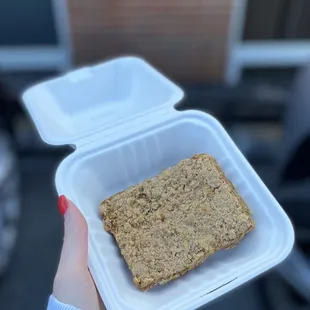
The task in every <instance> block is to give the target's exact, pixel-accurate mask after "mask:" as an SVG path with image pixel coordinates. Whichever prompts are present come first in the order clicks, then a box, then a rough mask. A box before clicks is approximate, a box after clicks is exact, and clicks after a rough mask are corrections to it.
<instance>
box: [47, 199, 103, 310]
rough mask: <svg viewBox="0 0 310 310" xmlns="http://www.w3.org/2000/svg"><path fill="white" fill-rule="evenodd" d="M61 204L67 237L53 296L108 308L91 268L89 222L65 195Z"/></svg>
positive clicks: (87, 307)
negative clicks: (89, 269) (93, 277)
mask: <svg viewBox="0 0 310 310" xmlns="http://www.w3.org/2000/svg"><path fill="white" fill-rule="evenodd" d="M58 207H59V210H60V212H61V213H62V214H63V216H64V222H65V224H64V226H65V236H64V242H63V247H62V251H61V256H60V262H59V266H58V270H57V273H56V276H55V280H54V288H53V295H54V297H56V298H57V299H58V300H59V301H61V302H63V303H65V304H68V305H71V306H75V307H76V308H79V309H83V310H99V309H105V308H104V306H103V304H102V302H101V299H100V298H99V296H98V293H97V290H96V287H95V284H94V282H93V279H92V277H91V275H90V273H89V271H88V267H87V255H88V254H87V253H88V229H87V223H86V221H85V219H84V217H83V215H82V214H81V212H80V211H79V210H78V208H77V207H76V206H75V205H74V204H73V202H71V201H70V200H67V199H66V197H65V196H60V198H59V202H58Z"/></svg>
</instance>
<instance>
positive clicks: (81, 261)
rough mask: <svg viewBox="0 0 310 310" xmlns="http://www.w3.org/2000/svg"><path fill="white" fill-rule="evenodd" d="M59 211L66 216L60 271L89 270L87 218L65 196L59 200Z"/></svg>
mask: <svg viewBox="0 0 310 310" xmlns="http://www.w3.org/2000/svg"><path fill="white" fill-rule="evenodd" d="M59 210H60V212H61V213H62V214H63V215H64V241H63V247H62V252H61V257H60V262H59V267H58V271H63V270H67V271H68V270H75V269H76V268H77V269H81V268H85V269H87V253H88V229H87V224H86V221H85V218H84V217H83V215H82V214H81V212H80V211H79V209H78V208H77V207H76V206H75V205H74V204H73V203H72V202H71V201H70V200H67V199H66V197H65V196H60V198H59ZM68 268H69V269H68Z"/></svg>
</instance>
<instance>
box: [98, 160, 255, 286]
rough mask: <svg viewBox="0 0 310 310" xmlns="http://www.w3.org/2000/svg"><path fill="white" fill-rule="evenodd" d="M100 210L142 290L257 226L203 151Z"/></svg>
mask: <svg viewBox="0 0 310 310" xmlns="http://www.w3.org/2000/svg"><path fill="white" fill-rule="evenodd" d="M100 212H101V214H102V217H103V220H104V226H105V229H106V230H107V231H108V232H110V233H111V234H113V235H114V237H115V239H116V241H117V243H118V246H119V248H120V250H121V253H122V255H123V256H124V258H125V260H126V262H127V264H128V266H129V268H130V270H131V272H132V274H133V276H134V283H135V285H136V286H137V287H139V288H140V289H142V290H144V291H145V290H149V289H150V288H152V287H153V286H155V285H156V284H164V283H167V282H169V281H171V280H174V279H176V278H178V277H180V276H181V275H183V274H184V273H186V272H187V271H189V270H192V269H194V268H196V267H197V266H198V265H200V264H201V263H202V262H203V261H205V260H206V259H207V258H208V257H209V256H210V255H212V254H213V253H215V252H216V251H218V250H220V249H230V248H233V247H234V246H235V245H236V244H237V243H238V242H239V241H240V240H241V239H242V238H243V237H244V236H245V235H246V234H247V233H248V232H249V231H251V230H252V229H254V226H255V225H254V221H253V219H252V218H251V215H250V210H249V209H248V207H247V206H246V204H245V202H244V201H243V199H242V198H241V197H240V196H239V195H238V194H237V193H236V191H235V189H234V187H233V185H232V184H231V182H230V181H229V180H228V179H227V178H226V176H225V175H224V173H223V171H222V170H221V168H220V167H219V166H218V164H217V162H216V160H215V159H214V158H212V157H211V156H209V155H206V154H199V155H195V156H193V157H192V158H190V159H186V160H183V161H181V162H180V163H179V164H177V165H176V166H173V167H171V168H169V169H167V170H164V171H163V172H162V173H160V174H159V175H158V176H156V177H154V178H152V179H148V180H145V181H144V182H142V183H140V184H138V185H135V186H133V187H130V188H128V189H127V190H125V191H123V192H121V193H118V194H116V195H114V196H112V197H110V198H108V199H106V200H105V201H103V202H102V203H101V206H100Z"/></svg>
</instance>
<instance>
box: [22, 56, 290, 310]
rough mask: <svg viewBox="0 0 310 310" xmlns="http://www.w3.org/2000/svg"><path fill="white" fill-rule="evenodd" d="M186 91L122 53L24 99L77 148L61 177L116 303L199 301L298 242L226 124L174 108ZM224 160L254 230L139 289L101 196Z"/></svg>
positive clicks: (44, 133) (272, 262) (102, 283)
mask: <svg viewBox="0 0 310 310" xmlns="http://www.w3.org/2000/svg"><path fill="white" fill-rule="evenodd" d="M182 98H183V91H182V90H181V89H180V88H179V87H178V86H177V85H175V84H174V83H172V82H171V81H170V80H168V79H167V78H166V77H165V76H164V75H162V74H161V73H160V72H158V71H157V70H156V69H154V68H153V67H152V66H151V65H149V64H148V63H147V62H146V61H144V60H143V59H140V58H137V57H121V58H116V59H113V60H110V61H107V62H103V63H100V64H98V65H95V66H91V67H85V68H81V69H77V70H75V71H72V72H69V73H67V74H65V75H63V76H61V77H58V78H55V79H52V80H49V81H46V82H43V83H40V84H38V85H35V86H33V87H31V88H29V89H28V90H26V91H25V93H24V94H23V102H24V104H25V106H26V109H27V111H28V113H29V114H30V117H31V118H32V120H33V122H34V124H35V126H36V127H37V129H38V131H39V133H40V135H41V137H42V139H43V140H44V141H45V142H47V143H49V144H52V145H64V144H70V145H74V146H75V151H74V152H73V153H72V154H71V155H69V156H68V157H67V158H65V159H64V160H63V162H62V163H61V164H60V165H59V167H58V169H57V172H56V177H55V183H56V188H57V192H58V194H59V195H61V194H65V195H66V196H67V197H68V198H69V199H71V200H72V201H73V202H74V203H75V204H76V205H77V206H78V208H79V209H80V210H81V212H82V214H83V215H84V217H85V218H86V221H87V224H88V229H89V269H90V271H91V274H92V276H93V279H94V281H95V283H96V286H97V288H98V291H99V293H100V295H101V297H102V299H103V301H104V303H105V305H106V307H107V309H108V310H112V309H113V310H114V309H115V310H146V309H148V310H183V309H196V308H198V307H200V306H202V305H205V304H207V303H209V302H210V301H212V300H214V299H215V298H217V297H219V296H221V295H223V294H225V293H227V292H229V291H231V290H232V289H234V288H236V287H238V286H240V285H242V284H244V283H245V282H247V281H249V280H250V279H253V278H254V277H256V276H258V275H259V274H261V273H263V272H265V271H267V270H269V269H270V268H272V267H274V266H276V265H277V264H279V263H280V262H282V261H283V260H284V259H285V258H286V257H287V256H288V255H289V253H290V251H291V249H292V246H293V243H294V232H293V228H292V225H291V222H290V220H289V219H288V217H287V215H286V214H285V212H284V211H283V209H282V208H281V207H280V205H279V204H278V203H277V201H276V200H275V198H274V197H273V196H272V194H271V193H270V192H269V191H268V189H267V188H266V186H265V185H264V183H263V182H262V181H261V180H260V178H259V177H258V176H257V174H256V173H255V171H254V170H253V169H252V167H251V166H250V165H249V163H248V162H247V160H246V159H245V158H244V156H243V155H242V154H241V153H240V151H239V150H238V148H237V147H236V145H235V144H234V143H233V141H232V140H231V138H230V137H229V135H228V134H227V133H226V131H225V130H224V128H223V127H222V126H221V125H220V123H219V122H218V121H217V120H216V119H215V118H213V117H212V116H210V115H208V114H206V113H203V112H199V111H183V112H179V111H177V110H176V109H175V108H174V107H175V105H176V104H177V103H178V102H180V101H181V100H182ZM198 153H207V154H209V155H211V156H213V157H215V158H216V160H217V161H218V163H219V165H220V167H221V168H222V169H223V171H224V172H225V174H226V176H227V178H228V179H229V180H230V181H231V182H232V183H233V185H234V186H235V188H236V191H237V192H238V193H239V194H240V195H241V196H242V198H243V199H244V200H245V202H246V203H247V205H248V206H249V208H250V209H251V212H252V214H253V217H254V220H255V223H256V229H255V230H254V231H253V232H251V233H249V234H248V235H247V236H246V237H245V238H244V239H243V240H242V242H241V243H240V244H239V245H238V246H237V247H236V248H234V249H232V250H229V251H227V250H226V251H220V252H218V253H217V254H215V255H213V256H211V257H210V258H209V259H207V260H206V261H205V263H203V264H202V265H201V266H199V267H198V268H196V269H195V270H193V271H190V272H188V273H187V274H185V275H184V276H182V277H180V278H179V279H177V280H175V281H172V282H170V283H169V284H167V285H164V286H158V287H155V288H154V289H151V290H150V291H148V292H142V291H140V290H139V289H137V288H136V287H135V286H134V284H133V281H132V276H131V274H130V271H129V269H128V267H127V265H126V263H125V261H124V259H123V258H122V256H121V254H120V251H119V250H118V247H117V244H116V242H115V241H114V239H113V237H112V236H111V235H110V234H109V233H107V232H106V231H105V230H104V228H103V223H102V220H101V218H100V214H99V205H100V202H101V201H102V200H104V199H106V198H108V197H110V196H112V195H114V194H116V193H118V192H120V191H122V190H124V189H126V188H127V187H129V186H131V185H134V184H137V183H140V182H142V181H143V180H145V179H146V178H149V177H152V176H155V175H157V174H158V173H160V172H161V171H162V170H164V169H166V168H168V167H171V166H172V165H174V164H177V163H178V162H179V161H180V160H182V159H185V158H189V157H191V156H193V155H194V154H198Z"/></svg>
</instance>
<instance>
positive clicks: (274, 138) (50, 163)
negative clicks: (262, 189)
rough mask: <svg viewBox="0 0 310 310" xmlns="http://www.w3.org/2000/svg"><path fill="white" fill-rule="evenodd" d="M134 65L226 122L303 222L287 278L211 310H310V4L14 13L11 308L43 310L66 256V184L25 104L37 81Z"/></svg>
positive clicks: (29, 1) (27, 7)
mask: <svg viewBox="0 0 310 310" xmlns="http://www.w3.org/2000/svg"><path fill="white" fill-rule="evenodd" d="M127 54H134V55H140V56H142V57H144V58H146V59H147V60H148V61H149V62H151V63H152V64H153V65H155V66H156V67H158V68H159V69H160V70H161V71H163V72H164V73H165V74H166V75H168V76H169V77H170V78H171V79H173V80H175V81H176V82H177V83H178V84H180V85H181V87H183V89H184V90H185V92H186V99H185V100H184V101H183V102H182V104H181V106H180V109H200V110H203V111H206V112H208V113H210V114H212V115H214V116H216V117H217V118H218V119H219V120H220V121H221V122H222V123H223V125H224V126H225V128H226V129H227V131H228V132H229V134H230V135H231V136H232V138H233V139H234V141H235V142H236V143H237V145H238V147H239V148H240V149H241V151H242V152H243V153H244V155H245V156H246V157H247V158H248V160H249V161H250V163H251V164H252V165H253V166H254V168H255V170H256V171H257V172H258V174H259V175H260V176H261V178H262V179H263V180H264V182H265V183H266V184H267V186H268V187H269V189H270V190H271V191H272V193H273V194H274V195H275V197H276V198H277V199H278V200H279V202H280V204H281V205H282V206H283V208H284V209H285V210H286V212H287V213H288V214H289V216H290V218H291V219H292V221H293V223H294V226H295V231H296V248H295V250H294V252H293V254H292V255H291V256H290V257H289V259H288V260H287V261H286V262H285V263H284V264H282V265H281V266H279V267H278V268H277V269H275V270H273V271H271V272H269V273H267V274H265V275H264V276H262V277H261V278H259V279H258V280H255V281H253V282H251V283H249V284H247V285H245V286H244V287H242V288H240V289H238V290H236V291H234V292H232V293H230V294H228V295H225V296H224V297H222V298H220V299H219V300H217V301H215V302H214V303H212V304H211V305H209V306H207V307H205V309H211V310H216V309H227V308H234V309H275V310H277V309H281V310H290V309H304V310H306V309H310V303H309V301H310V267H309V266H310V263H309V253H310V251H309V250H310V160H309V158H310V87H309V85H310V2H309V0H248V1H247V0H234V1H233V0H192V1H176V0H170V1H162V0H158V1H147V0H114V1H108V0H105V1H103V0H89V1H85V0H67V1H64V0H23V1H20V0H1V1H0V126H1V127H0V308H1V309H6V310H17V309H32V310H42V309H44V308H45V306H46V302H47V298H48V296H49V294H50V293H51V288H52V281H53V276H54V274H55V270H56V267H57V264H58V257H59V252H60V247H61V243H62V235H63V227H62V219H61V217H60V215H58V212H57V207H56V202H57V196H56V191H55V187H54V173H55V169H56V167H57V165H58V164H59V162H60V161H61V160H62V159H63V158H64V157H65V156H67V155H68V154H70V153H71V152H72V149H71V148H70V147H69V146H63V147H50V146H47V145H45V144H43V143H42V142H41V141H40V138H39V137H38V134H37V133H36V131H35V129H34V128H33V126H32V124H31V122H30V121H29V119H28V118H27V116H26V115H25V113H24V112H23V109H22V106H21V104H20V95H21V93H22V92H23V91H24V90H25V89H26V88H27V87H28V86H30V85H32V84H35V83H36V82H38V81H42V80H44V79H47V78H50V77H53V76H56V75H59V74H61V73H62V72H66V71H67V70H70V69H72V68H74V67H76V66H82V65H85V64H91V63H95V62H98V61H103V60H106V59H109V58H111V57H115V56H120V55H127Z"/></svg>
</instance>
